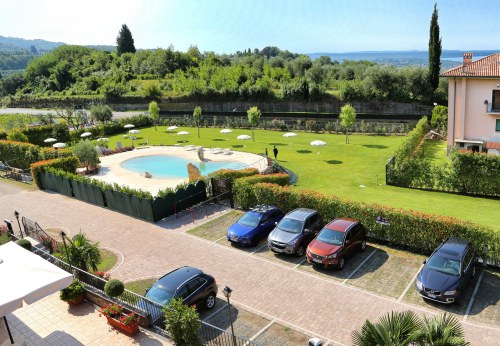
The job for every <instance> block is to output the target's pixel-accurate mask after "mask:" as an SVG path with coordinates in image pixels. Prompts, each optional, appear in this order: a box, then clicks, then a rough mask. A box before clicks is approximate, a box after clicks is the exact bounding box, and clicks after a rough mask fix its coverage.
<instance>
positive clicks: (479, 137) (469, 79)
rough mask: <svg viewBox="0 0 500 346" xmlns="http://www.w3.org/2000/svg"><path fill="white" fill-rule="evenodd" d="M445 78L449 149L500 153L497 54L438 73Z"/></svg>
mask: <svg viewBox="0 0 500 346" xmlns="http://www.w3.org/2000/svg"><path fill="white" fill-rule="evenodd" d="M441 77H447V78H448V87H449V88H448V148H451V147H459V148H464V149H469V150H474V151H482V152H488V153H494V154H497V155H498V154H500V53H495V54H492V55H489V56H487V57H485V58H482V59H479V60H476V61H472V53H464V61H463V64H462V65H461V66H458V67H455V68H452V69H450V70H448V71H446V72H444V73H442V74H441Z"/></svg>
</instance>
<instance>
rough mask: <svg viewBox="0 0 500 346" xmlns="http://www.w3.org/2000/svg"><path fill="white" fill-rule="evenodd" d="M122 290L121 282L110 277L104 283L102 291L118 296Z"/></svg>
mask: <svg viewBox="0 0 500 346" xmlns="http://www.w3.org/2000/svg"><path fill="white" fill-rule="evenodd" d="M124 290H125V286H124V285H123V282H121V281H120V280H118V279H111V280H109V281H108V282H106V284H105V285H104V292H105V293H106V294H107V295H108V296H111V297H118V296H119V295H120V294H122V293H123V291H124Z"/></svg>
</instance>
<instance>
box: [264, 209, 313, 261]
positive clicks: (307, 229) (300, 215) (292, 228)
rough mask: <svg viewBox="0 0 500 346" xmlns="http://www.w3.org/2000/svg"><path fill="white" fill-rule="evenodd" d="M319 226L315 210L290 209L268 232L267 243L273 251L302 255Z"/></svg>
mask: <svg viewBox="0 0 500 346" xmlns="http://www.w3.org/2000/svg"><path fill="white" fill-rule="evenodd" d="M321 226H322V221H321V217H320V216H319V215H318V212H317V211H316V210H312V209H306V208H299V209H295V210H292V211H291V212H289V213H288V214H286V215H285V217H284V218H283V219H281V221H280V222H279V223H278V224H277V225H276V227H275V228H274V230H273V231H272V232H271V233H269V237H268V238H267V245H268V247H269V249H270V250H271V251H273V252H277V253H285V254H291V255H293V254H295V255H297V256H302V255H303V254H304V252H305V249H306V247H307V245H309V242H310V241H311V240H313V238H314V237H315V236H316V234H317V233H318V231H319V230H320V229H321Z"/></svg>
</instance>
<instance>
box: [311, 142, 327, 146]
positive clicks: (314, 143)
mask: <svg viewBox="0 0 500 346" xmlns="http://www.w3.org/2000/svg"><path fill="white" fill-rule="evenodd" d="M325 144H326V143H325V142H323V141H312V142H311V145H313V146H315V147H318V146H320V145H325Z"/></svg>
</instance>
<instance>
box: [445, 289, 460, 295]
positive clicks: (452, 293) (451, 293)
mask: <svg viewBox="0 0 500 346" xmlns="http://www.w3.org/2000/svg"><path fill="white" fill-rule="evenodd" d="M456 293H457V290H451V291H445V292H444V293H443V294H444V295H445V296H452V295H454V294H456Z"/></svg>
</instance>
